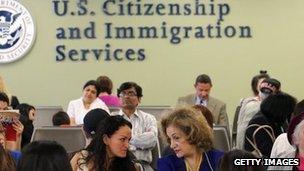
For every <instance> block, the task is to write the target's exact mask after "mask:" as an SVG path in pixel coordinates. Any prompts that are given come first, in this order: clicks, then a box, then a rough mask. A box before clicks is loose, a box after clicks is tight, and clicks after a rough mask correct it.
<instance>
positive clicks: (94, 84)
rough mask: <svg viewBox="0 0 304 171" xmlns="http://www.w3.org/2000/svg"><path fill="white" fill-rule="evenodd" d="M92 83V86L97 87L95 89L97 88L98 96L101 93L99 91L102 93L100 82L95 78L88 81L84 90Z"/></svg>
mask: <svg viewBox="0 0 304 171" xmlns="http://www.w3.org/2000/svg"><path fill="white" fill-rule="evenodd" d="M90 85H92V86H94V87H95V89H96V97H98V95H99V93H100V87H99V84H98V82H97V81H95V80H89V81H87V82H86V83H85V84H84V86H83V88H82V90H84V89H85V88H86V87H88V86H90Z"/></svg>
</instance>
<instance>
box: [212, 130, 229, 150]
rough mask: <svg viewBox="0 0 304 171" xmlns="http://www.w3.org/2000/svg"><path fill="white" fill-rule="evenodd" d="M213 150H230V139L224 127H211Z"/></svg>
mask: <svg viewBox="0 0 304 171" xmlns="http://www.w3.org/2000/svg"><path fill="white" fill-rule="evenodd" d="M213 136H214V142H213V144H214V148H216V149H218V150H222V151H229V150H230V139H229V135H228V131H227V127H226V126H219V125H215V126H213Z"/></svg>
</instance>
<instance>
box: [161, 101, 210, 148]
mask: <svg viewBox="0 0 304 171" xmlns="http://www.w3.org/2000/svg"><path fill="white" fill-rule="evenodd" d="M169 126H174V127H176V128H179V129H180V130H181V131H183V132H184V133H185V135H186V140H187V141H188V142H189V144H191V145H194V146H196V147H197V148H198V149H200V150H202V151H208V150H210V149H211V148H212V146H213V133H212V132H213V131H212V129H211V128H210V126H209V125H208V123H207V121H206V118H205V117H204V116H203V115H202V114H200V113H198V111H196V110H195V109H193V108H190V107H179V108H176V109H174V110H173V111H170V112H169V113H168V114H167V116H166V117H165V118H163V119H162V120H161V127H162V132H163V134H164V135H165V137H166V138H167V141H168V143H169V144H170V141H169V137H168V136H167V134H166V129H167V128H168V127H169Z"/></svg>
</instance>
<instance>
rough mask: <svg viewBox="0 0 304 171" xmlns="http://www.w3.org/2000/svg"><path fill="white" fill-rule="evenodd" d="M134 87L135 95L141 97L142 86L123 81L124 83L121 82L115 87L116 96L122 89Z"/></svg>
mask: <svg viewBox="0 0 304 171" xmlns="http://www.w3.org/2000/svg"><path fill="white" fill-rule="evenodd" d="M132 87H134V88H135V91H136V95H137V97H142V96H143V94H142V88H141V87H140V86H139V85H138V84H136V83H134V82H125V83H122V84H121V85H120V87H119V89H117V96H118V97H119V94H120V93H121V92H122V91H124V90H128V89H130V88H132Z"/></svg>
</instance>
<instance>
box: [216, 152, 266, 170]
mask: <svg viewBox="0 0 304 171" xmlns="http://www.w3.org/2000/svg"><path fill="white" fill-rule="evenodd" d="M236 159H258V158H257V157H256V156H255V155H253V154H252V153H250V152H248V151H245V150H238V149H235V150H231V151H228V152H226V153H225V154H224V155H223V156H222V157H221V159H220V162H219V163H220V164H219V169H218V170H219V171H263V170H264V167H263V165H261V164H260V165H242V166H236V165H234V161H235V160H236Z"/></svg>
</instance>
